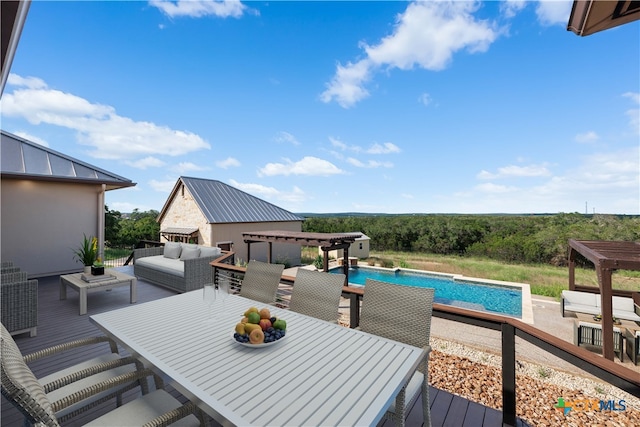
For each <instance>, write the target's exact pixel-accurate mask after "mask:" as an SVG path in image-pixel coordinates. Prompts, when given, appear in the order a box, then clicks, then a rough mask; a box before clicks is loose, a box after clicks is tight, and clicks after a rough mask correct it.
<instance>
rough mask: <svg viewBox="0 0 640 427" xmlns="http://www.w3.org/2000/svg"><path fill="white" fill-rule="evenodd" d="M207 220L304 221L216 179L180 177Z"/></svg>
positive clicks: (212, 221)
mask: <svg viewBox="0 0 640 427" xmlns="http://www.w3.org/2000/svg"><path fill="white" fill-rule="evenodd" d="M180 181H182V182H183V183H184V185H185V187H187V189H188V190H189V192H190V193H191V195H192V196H193V198H194V199H195V201H196V203H197V204H198V206H199V207H200V210H201V211H202V213H203V214H204V216H205V217H206V219H207V222H208V223H229V222H281V221H304V218H302V217H300V216H298V215H295V214H293V213H291V212H289V211H287V210H285V209H282V208H279V207H278V206H275V205H273V204H271V203H269V202H266V201H264V200H262V199H259V198H257V197H255V196H252V195H250V194H248V193H245V192H244V191H242V190H238V189H237V188H235V187H232V186H230V185H227V184H224V183H222V182H220V181H217V180H211V179H202V178H189V177H180Z"/></svg>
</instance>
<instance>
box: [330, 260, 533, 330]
mask: <svg viewBox="0 0 640 427" xmlns="http://www.w3.org/2000/svg"><path fill="white" fill-rule="evenodd" d="M331 272H332V273H341V272H342V268H341V267H339V268H335V269H332V270H331ZM368 278H369V279H374V280H381V281H383V282H389V283H396V284H398V285H406V286H419V287H425V288H434V289H435V298H434V302H436V303H439V304H447V305H453V306H456V307H462V308H467V309H471V310H479V311H484V312H488V313H494V314H502V315H507V316H512V317H517V318H520V319H522V320H523V321H527V323H529V322H528V318H529V315H530V316H531V319H532V318H533V312H532V308H531V292H530V289H529V285H527V284H523V283H512V282H501V281H496V280H484V279H474V278H467V277H464V276H460V275H451V274H441V273H434V272H425V271H422V270H411V269H399V268H398V269H389V268H379V267H364V266H357V267H352V268H349V283H350V284H351V285H359V286H364V284H365V282H366V280H367V279H368ZM529 311H531V314H529Z"/></svg>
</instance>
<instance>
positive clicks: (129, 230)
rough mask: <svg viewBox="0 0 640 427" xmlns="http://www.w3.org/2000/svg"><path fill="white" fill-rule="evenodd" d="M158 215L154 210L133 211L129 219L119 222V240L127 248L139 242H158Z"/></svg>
mask: <svg viewBox="0 0 640 427" xmlns="http://www.w3.org/2000/svg"><path fill="white" fill-rule="evenodd" d="M158 215H159V213H158V211H155V210H150V211H145V212H140V211H138V209H134V210H133V212H132V213H131V215H129V218H125V219H122V221H120V231H119V233H118V237H119V240H120V241H121V242H122V244H123V245H127V246H132V245H135V244H136V243H138V242H139V241H140V240H155V241H157V240H159V239H160V224H158V222H157V221H156V218H157V217H158Z"/></svg>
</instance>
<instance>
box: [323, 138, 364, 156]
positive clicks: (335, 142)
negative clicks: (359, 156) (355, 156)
mask: <svg viewBox="0 0 640 427" xmlns="http://www.w3.org/2000/svg"><path fill="white" fill-rule="evenodd" d="M329 142H331V146H333V147H336V148H338V149H340V150H342V151H354V152H356V153H358V152H360V151H362V147H358V146H357V145H347V144H345V143H344V142H342V141H341V140H340V139H338V138H334V137H332V136H330V137H329Z"/></svg>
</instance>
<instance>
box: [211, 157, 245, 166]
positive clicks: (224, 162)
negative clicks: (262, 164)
mask: <svg viewBox="0 0 640 427" xmlns="http://www.w3.org/2000/svg"><path fill="white" fill-rule="evenodd" d="M216 166H217V167H219V168H221V169H229V168H235V167H239V166H240V162H239V161H238V159H235V158H233V157H227V158H226V159H224V160H218V161H217V162H216Z"/></svg>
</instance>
